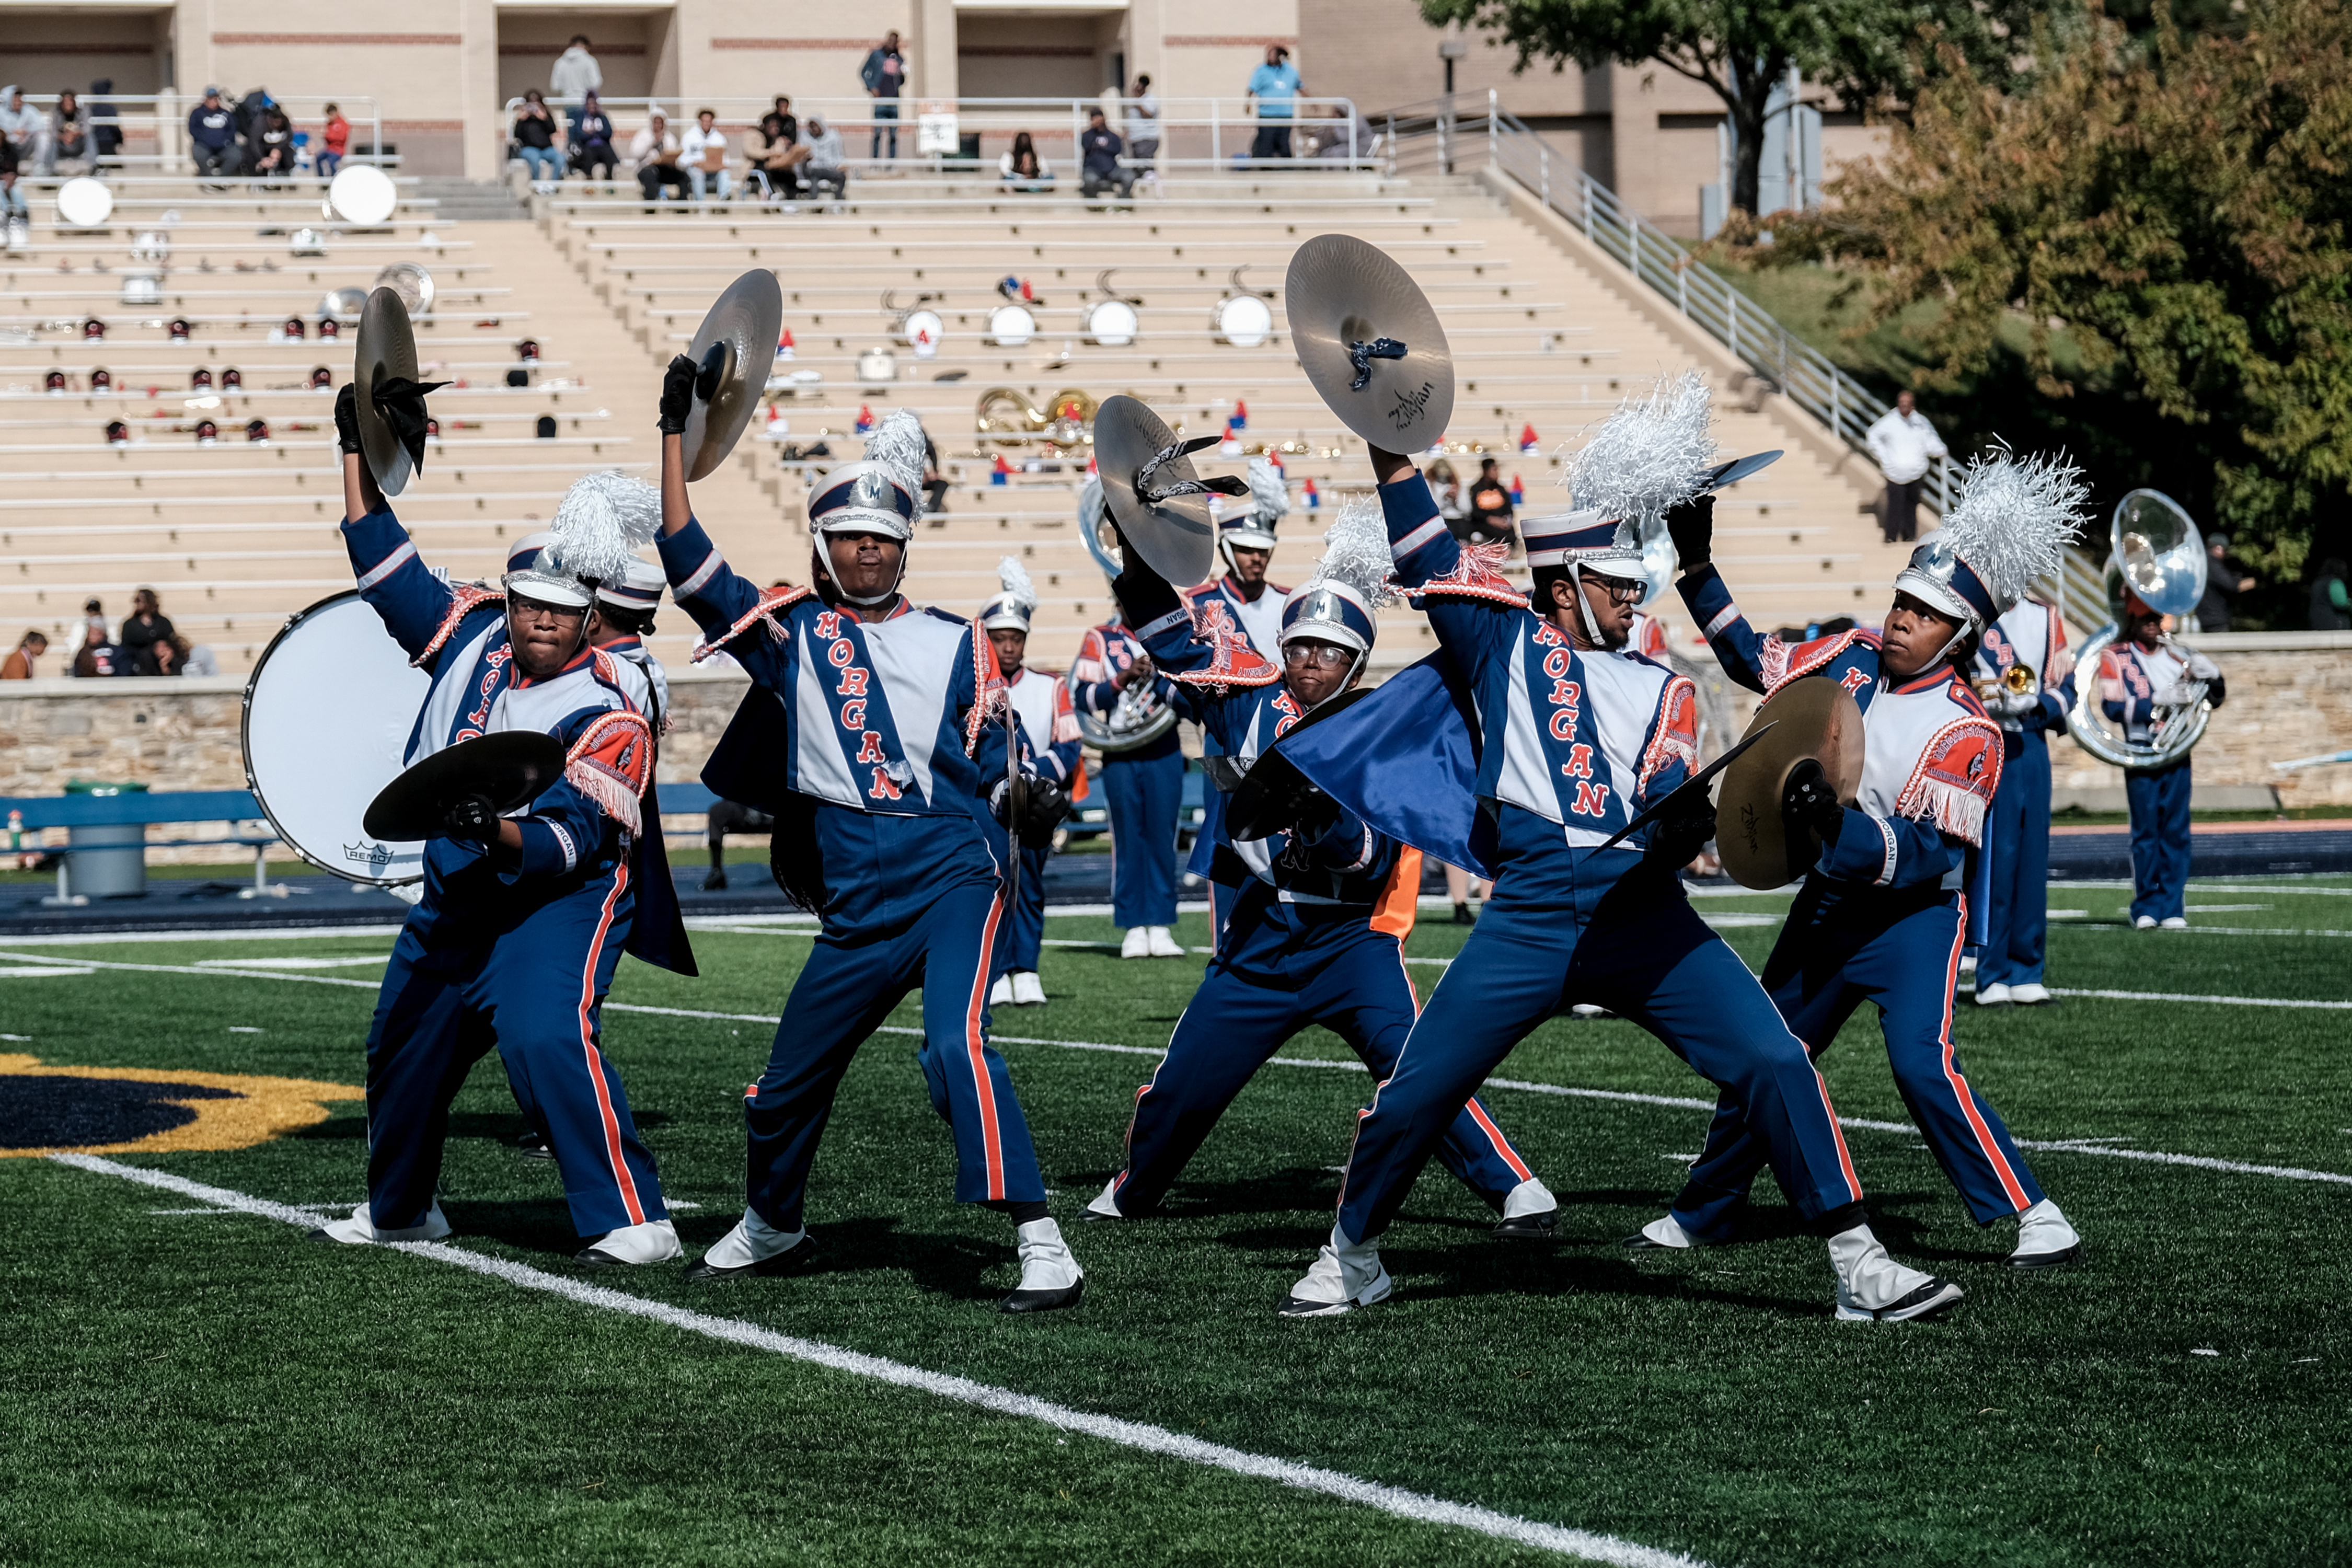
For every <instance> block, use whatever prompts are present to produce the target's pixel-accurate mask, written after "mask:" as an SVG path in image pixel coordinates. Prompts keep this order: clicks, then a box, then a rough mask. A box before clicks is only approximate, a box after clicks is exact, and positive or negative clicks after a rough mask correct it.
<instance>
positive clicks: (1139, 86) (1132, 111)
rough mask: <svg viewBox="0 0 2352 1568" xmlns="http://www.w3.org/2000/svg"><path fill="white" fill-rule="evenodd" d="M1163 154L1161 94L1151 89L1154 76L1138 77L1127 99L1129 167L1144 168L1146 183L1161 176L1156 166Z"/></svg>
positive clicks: (1143, 175) (1141, 169)
mask: <svg viewBox="0 0 2352 1568" xmlns="http://www.w3.org/2000/svg"><path fill="white" fill-rule="evenodd" d="M1159 156H1160V95H1159V94H1158V93H1156V92H1153V91H1152V90H1151V79H1150V77H1148V76H1139V77H1137V78H1136V79H1135V91H1134V92H1133V93H1132V94H1130V95H1129V98H1128V100H1127V162H1128V166H1129V167H1130V168H1133V169H1139V170H1140V171H1142V176H1141V177H1142V180H1143V183H1144V184H1150V183H1151V182H1152V181H1154V180H1157V179H1158V178H1160V171H1159V170H1158V169H1155V168H1153V167H1152V163H1153V161H1154V160H1156V159H1157V158H1158V157H1159Z"/></svg>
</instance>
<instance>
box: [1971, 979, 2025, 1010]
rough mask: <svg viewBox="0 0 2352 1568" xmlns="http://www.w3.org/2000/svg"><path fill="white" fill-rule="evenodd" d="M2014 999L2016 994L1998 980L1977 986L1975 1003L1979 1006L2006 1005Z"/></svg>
mask: <svg viewBox="0 0 2352 1568" xmlns="http://www.w3.org/2000/svg"><path fill="white" fill-rule="evenodd" d="M2016 1000H2017V996H2016V994H2015V993H2013V992H2012V991H2011V990H2010V988H2009V987H2008V986H2006V985H2002V984H1999V983H1998V982H1996V983H1995V984H1990V985H1979V986H1978V987H1977V1005H1978V1006H1979V1007H2006V1006H2008V1005H2010V1004H2011V1002H2014V1001H2016Z"/></svg>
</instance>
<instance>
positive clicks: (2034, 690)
mask: <svg viewBox="0 0 2352 1568" xmlns="http://www.w3.org/2000/svg"><path fill="white" fill-rule="evenodd" d="M1969 685H1971V686H1973V687H1975V688H1976V689H1977V696H1978V697H1979V698H1980V699H1982V700H1985V701H1987V702H1990V701H1991V700H1993V699H1994V698H1996V697H1999V696H2000V695H2002V694H2003V693H2004V692H2006V693H2007V694H2008V695H2010V696H2011V697H2037V696H2039V695H2041V692H2042V679H2041V677H2039V676H2037V675H2035V674H2034V673H2033V667H2032V665H2030V664H2012V665H2011V666H2010V667H2009V668H2007V669H2004V670H2002V671H2001V672H2000V674H1999V675H1997V676H1993V675H1979V676H1978V677H1977V678H1976V679H1974V680H1971V681H1970V682H1969Z"/></svg>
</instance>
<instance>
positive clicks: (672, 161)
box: [629, 109, 688, 211]
mask: <svg viewBox="0 0 2352 1568" xmlns="http://www.w3.org/2000/svg"><path fill="white" fill-rule="evenodd" d="M683 156H684V153H683V152H682V150H681V149H680V148H679V146H678V142H677V136H676V134H674V133H673V132H671V130H670V128H669V121H668V119H667V117H666V116H665V115H664V114H663V113H662V111H661V110H658V109H656V110H654V111H653V112H652V113H651V114H649V115H647V116H646V126H645V129H644V130H642V131H640V132H637V133H636V134H635V136H632V137H630V138H629V172H630V173H631V174H635V175H636V177H637V189H638V190H640V191H642V192H644V193H645V197H646V201H648V202H650V201H652V200H653V199H654V198H655V196H656V195H657V194H659V193H661V192H663V191H665V190H675V191H676V192H677V193H678V195H685V194H686V193H687V190H688V181H687V177H686V170H685V168H684V167H683V166H682V163H681V160H682V158H683ZM647 210H648V211H650V210H651V209H650V208H648V209H647Z"/></svg>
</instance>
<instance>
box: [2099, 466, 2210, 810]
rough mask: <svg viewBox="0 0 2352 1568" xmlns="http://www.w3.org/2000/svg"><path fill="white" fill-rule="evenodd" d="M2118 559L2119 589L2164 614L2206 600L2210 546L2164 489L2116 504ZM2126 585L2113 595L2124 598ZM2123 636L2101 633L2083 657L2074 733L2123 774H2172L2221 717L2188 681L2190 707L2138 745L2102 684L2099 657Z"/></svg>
mask: <svg viewBox="0 0 2352 1568" xmlns="http://www.w3.org/2000/svg"><path fill="white" fill-rule="evenodd" d="M2108 538H2109V540H2110V542H2111V543H2112V544H2113V546H2114V550H2115V554H2114V555H2113V557H2112V558H2111V559H2110V560H2109V561H2108V563H2107V565H2108V570H2109V571H2110V572H2111V573H2113V574H2115V575H2114V578H2112V579H2111V580H2110V581H2111V584H2118V586H2119V588H2120V590H2121V591H2123V592H2128V593H2130V594H2131V595H2133V596H2134V597H2136V598H2137V599H2138V600H2139V601H2140V603H2142V604H2144V605H2147V607H2148V608H2149V609H2151V610H2154V611H2156V612H2157V613H2158V614H2159V615H2165V616H2185V615H2187V614H2188V613H2189V611H2191V610H2193V609H2195V608H2196V607H2197V601H2198V600H2200V599H2201V598H2203V597H2204V596H2205V560H2206V557H2205V541H2204V538H2203V537H2202V536H2201V535H2200V533H2199V532H2198V531H2197V523H2196V521H2195V520H2194V519H2192V518H2191V517H2190V516H2189V513H2188V512H2187V511H2186V510H2183V509H2182V507H2181V505H2180V503H2179V502H2178V501H2176V500H2173V499H2172V498H2171V497H2170V496H2168V495H2165V494H2163V493H2162V492H2161V491H2158V490H2134V491H2132V492H2131V494H2129V495H2127V496H2126V497H2124V499H2123V500H2120V501H2118V502H2116V512H2115V518H2114V520H2113V521H2112V522H2110V523H2109V525H2108ZM2118 586H2111V587H2110V590H2109V592H2110V595H2113V596H2117V597H2119V596H2120V595H2119V593H2118ZM2122 636H2123V627H2122V626H2121V624H2120V623H2119V622H2118V623H2111V624H2109V625H2107V626H2102V627H2100V628H2099V630H2098V631H2097V632H2095V633H2094V634H2093V635H2092V637H2091V639H2090V640H2089V641H2088V642H2086V643H2084V645H2083V651H2082V653H2081V654H2080V655H2079V656H2078V658H2079V668H2081V669H2082V670H2083V671H2084V678H2083V679H2077V680H2076V681H2075V683H2074V707H2073V708H2071V709H2069V710H2067V713H2066V728H2067V729H2068V730H2069V731H2072V732H2073V734H2074V741H2075V743H2076V744H2078V745H2080V746H2081V747H2082V748H2083V750H2084V751H2086V752H2090V753H2091V755H2093V756H2095V757H2096V758H2098V759H2099V760H2100V761H2101V762H2103V763H2114V764H2115V765H2116V767H2119V768H2130V769H2144V768H2162V767H2168V766H2170V765H2171V764H2172V763H2177V762H2179V760H2180V759H2181V758H2183V757H2185V756H2187V755H2188V754H2189V749H2190V748H2191V747H2193V746H2195V745H2196V744H2197V742H2199V741H2200V740H2202V739H2203V738H2204V735H2205V726H2206V724H2207V723H2208V722H2209V721H2210V719H2211V718H2212V714H2213V710H2212V709H2211V708H2210V706H2208V705H2207V703H2206V701H2205V693H2206V690H2207V687H2206V684H2205V682H2203V681H2201V680H2184V681H2182V682H2181V685H2182V687H2183V688H2184V691H2183V695H2184V696H2185V697H2186V699H2187V700H2185V701H2182V702H2179V703H2165V704H2159V705H2158V707H2157V709H2156V710H2155V713H2154V715H2153V721H2152V723H2151V724H2150V729H2151V731H2153V738H2152V739H2149V740H2147V741H2135V740H2133V739H2132V738H2131V737H2130V735H2129V734H2128V733H2127V732H2126V730H2125V729H2124V728H2123V727H2121V726H2118V725H2116V724H2112V723H2110V722H2109V721H2108V720H2107V716H2106V714H2105V712H2104V711H2102V710H2101V708H2100V700H2101V699H2100V695H2099V682H2098V679H2097V673H2098V668H2099V656H2100V655H2101V654H2102V653H2104V652H2105V651H2106V649H2107V648H2108V647H2110V646H2112V645H2113V644H2114V643H2115V642H2116V641H2117V640H2118V639H2119V638H2121V637H2122ZM2159 646H2161V647H2163V648H2164V649H2165V650H2166V651H2167V652H2168V653H2170V654H2171V655H2172V656H2173V657H2174V658H2179V659H2180V660H2181V661H2182V663H2183V664H2186V663H2187V662H2188V652H2189V650H2188V649H2186V648H2184V647H2181V646H2180V645H2179V644H2178V643H2176V642H2174V641H2173V640H2172V638H2171V637H2169V636H2167V637H2165V638H2164V639H2163V641H2162V642H2161V644H2160V645H2159Z"/></svg>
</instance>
